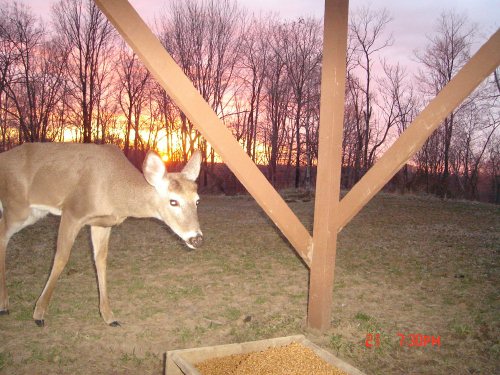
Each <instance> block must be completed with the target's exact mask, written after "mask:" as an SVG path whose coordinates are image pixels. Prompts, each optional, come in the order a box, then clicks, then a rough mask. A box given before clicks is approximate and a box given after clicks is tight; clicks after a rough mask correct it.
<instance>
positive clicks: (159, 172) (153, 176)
mask: <svg viewBox="0 0 500 375" xmlns="http://www.w3.org/2000/svg"><path fill="white" fill-rule="evenodd" d="M165 172H166V168H165V164H164V163H163V160H161V158H160V156H159V155H158V154H157V153H156V152H154V151H149V152H148V153H147V155H146V159H144V163H143V164H142V173H144V177H145V178H146V181H147V182H148V183H149V184H150V185H153V186H154V187H159V186H160V184H161V181H162V179H163V176H164V175H165Z"/></svg>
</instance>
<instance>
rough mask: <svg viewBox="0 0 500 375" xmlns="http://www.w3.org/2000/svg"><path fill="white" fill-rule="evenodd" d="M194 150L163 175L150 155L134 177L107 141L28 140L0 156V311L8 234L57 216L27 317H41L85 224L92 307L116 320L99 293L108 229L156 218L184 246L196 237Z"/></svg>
mask: <svg viewBox="0 0 500 375" xmlns="http://www.w3.org/2000/svg"><path fill="white" fill-rule="evenodd" d="M200 163H201V154H200V153H199V152H195V153H194V154H193V156H192V157H191V159H190V160H189V162H188V163H187V164H186V166H185V167H184V169H183V170H182V171H181V172H180V173H166V169H165V164H164V163H163V161H162V160H161V158H160V157H159V156H158V155H157V154H156V153H154V152H149V153H148V154H147V156H146V159H145V160H144V164H143V174H141V173H140V172H139V171H138V170H137V169H136V168H134V167H133V166H132V164H131V163H130V162H129V161H128V160H127V159H126V157H125V156H124V155H123V153H122V152H121V151H120V150H119V149H118V148H116V147H114V146H111V145H94V144H66V143H43V144H41V143H31V144H24V145H22V146H19V147H16V148H14V149H12V150H10V151H7V152H4V153H0V210H1V211H2V216H1V219H0V314H8V312H9V310H8V307H9V306H8V302H9V301H8V296H7V288H6V285H5V253H6V248H7V243H8V242H9V239H10V238H11V237H12V235H13V234H14V233H16V232H18V231H20V230H21V229H23V228H24V227H26V226H28V225H30V224H33V223H35V222H36V221H37V220H39V219H40V218H42V217H44V216H46V215H47V214H49V213H51V214H54V215H60V216H61V221H60V224H59V233H58V237H57V249H56V253H55V258H54V264H53V266H52V271H51V273H50V276H49V279H48V280H47V284H46V285H45V288H44V289H43V292H42V294H41V295H40V298H39V299H38V301H37V303H36V306H35V311H34V313H33V319H34V320H35V322H36V324H37V325H39V326H43V325H44V315H45V312H46V311H47V307H48V304H49V301H50V297H51V295H52V292H53V291H54V286H55V284H56V281H57V278H58V277H59V275H60V274H61V272H62V270H63V268H64V266H65V265H66V263H67V261H68V258H69V254H70V252H71V247H72V245H73V242H74V240H75V238H76V236H77V234H78V232H79V231H80V229H81V228H82V227H83V226H84V225H90V226H91V237H92V245H93V248H94V260H95V266H96V270H97V279H98V284H99V301H100V302H99V308H100V311H101V315H102V318H103V319H104V321H105V322H106V323H107V324H109V325H111V326H117V325H119V323H118V321H117V320H116V319H115V317H114V316H113V312H112V311H111V308H110V305H109V301H108V295H107V290H106V258H107V254H108V240H109V234H110V231H111V227H112V226H114V225H117V224H120V223H121V222H123V221H124V220H125V219H126V218H127V217H154V218H157V219H160V220H163V221H164V222H165V224H167V225H168V226H169V227H170V228H172V230H173V231H174V232H175V233H176V234H177V235H179V236H180V237H181V238H182V239H183V240H184V241H185V242H186V245H187V246H188V247H190V248H192V249H195V248H198V247H200V246H201V244H202V242H203V237H202V233H201V231H200V226H199V223H198V214H197V206H198V202H199V196H198V194H197V185H196V183H195V180H196V179H197V177H198V174H199V172H200Z"/></svg>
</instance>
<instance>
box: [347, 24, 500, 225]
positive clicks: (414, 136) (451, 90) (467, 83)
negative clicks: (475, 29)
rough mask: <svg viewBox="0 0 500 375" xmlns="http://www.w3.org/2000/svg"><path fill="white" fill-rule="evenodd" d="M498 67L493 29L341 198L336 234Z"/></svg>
mask: <svg viewBox="0 0 500 375" xmlns="http://www.w3.org/2000/svg"><path fill="white" fill-rule="evenodd" d="M499 65H500V30H497V32H496V33H495V34H493V36H492V37H491V38H490V39H489V40H488V41H487V42H486V43H485V44H484V45H483V46H482V47H481V48H480V49H479V51H478V52H477V53H476V54H475V55H474V56H473V57H472V58H471V59H470V60H469V61H468V62H467V64H465V66H464V67H463V68H462V69H461V70H460V71H459V72H458V73H457V74H456V75H455V77H453V78H452V80H451V81H450V82H449V83H448V84H447V85H446V86H445V87H444V88H443V89H442V90H441V92H440V93H439V94H438V95H437V96H436V97H435V98H434V99H433V100H432V101H431V102H430V103H429V104H428V105H427V107H426V108H425V109H424V110H423V111H422V112H421V113H420V114H419V115H418V116H417V117H416V118H415V120H414V121H413V122H412V123H411V124H410V126H409V127H408V128H407V129H406V130H405V131H404V132H403V134H401V136H400V137H399V138H398V140H397V141H396V142H395V143H394V144H393V145H392V146H391V147H390V148H389V149H388V150H387V151H386V152H385V153H384V155H383V156H382V157H381V158H380V159H379V160H378V161H377V162H376V163H375V165H374V166H373V167H372V168H370V169H369V170H368V172H367V173H366V174H365V175H364V176H363V178H362V179H361V180H360V181H359V182H358V183H357V184H356V185H355V186H354V187H353V188H352V189H351V190H350V191H349V193H348V194H347V195H346V196H345V197H344V199H342V201H341V202H340V207H339V215H340V218H339V231H340V230H341V229H342V228H343V227H344V226H345V225H347V223H348V222H349V221H350V220H351V219H352V218H353V217H354V216H355V215H356V214H357V213H358V212H359V211H360V210H361V209H362V208H363V207H364V205H365V204H366V203H367V202H368V201H369V200H370V199H371V198H372V197H373V196H374V195H375V194H377V193H378V192H379V191H380V190H381V189H382V188H383V187H384V185H385V184H386V183H387V182H388V181H389V180H390V179H391V178H392V177H393V176H394V175H395V174H396V173H397V172H398V171H399V170H400V169H401V168H402V167H403V166H404V165H405V163H406V162H408V160H410V158H411V157H412V156H413V155H415V153H417V151H418V150H420V149H421V148H422V146H423V145H424V143H425V141H426V140H427V139H428V138H429V137H430V136H431V134H432V133H433V132H434V130H436V128H437V127H438V126H439V125H440V124H441V123H442V122H443V121H444V119H445V118H446V117H447V116H448V115H449V114H450V113H451V112H452V111H453V110H454V109H455V108H456V107H458V105H459V104H460V103H461V102H462V101H463V100H464V99H466V98H467V96H469V95H470V94H471V93H472V91H474V89H475V88H476V87H477V86H479V84H480V83H481V82H482V81H483V80H484V79H485V78H486V77H487V76H488V75H489V74H491V73H492V72H493V71H494V70H495V69H496V68H497V67H498V66H499Z"/></svg>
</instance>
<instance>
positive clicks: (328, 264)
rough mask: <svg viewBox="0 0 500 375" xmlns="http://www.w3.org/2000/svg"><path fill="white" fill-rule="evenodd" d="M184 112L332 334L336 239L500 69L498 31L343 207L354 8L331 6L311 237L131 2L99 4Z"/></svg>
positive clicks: (339, 1) (317, 322) (340, 2)
mask: <svg viewBox="0 0 500 375" xmlns="http://www.w3.org/2000/svg"><path fill="white" fill-rule="evenodd" d="M95 2H96V4H97V5H98V6H99V8H100V9H101V10H102V11H103V13H104V14H105V15H106V16H107V17H108V19H109V20H110V21H111V23H112V24H113V25H114V26H115V27H116V29H117V30H118V31H119V32H120V34H121V35H122V37H123V38H124V39H125V40H126V41H127V43H128V44H129V45H130V46H131V48H132V49H133V50H134V52H135V53H136V54H137V55H138V56H139V57H140V59H141V60H142V62H143V63H144V64H145V65H146V67H147V68H148V69H149V71H150V72H151V74H152V75H153V76H154V77H155V78H156V80H157V81H158V82H159V83H160V84H161V85H162V87H163V88H164V89H165V90H166V92H167V93H168V94H169V95H170V97H171V98H172V99H173V100H174V102H175V103H176V104H177V105H178V106H179V108H180V109H181V110H182V111H183V112H184V113H185V114H186V116H188V118H189V119H190V120H191V122H192V123H193V124H194V125H195V126H196V127H197V129H198V130H199V131H200V133H201V134H202V135H203V136H204V137H205V138H206V139H207V141H208V142H209V143H210V144H211V145H212V147H213V148H214V149H215V150H216V151H217V153H218V154H219V155H220V156H221V157H222V159H223V160H224V162H225V163H226V164H227V165H228V167H229V168H230V169H231V170H232V171H233V173H234V174H235V175H236V177H237V178H238V179H239V180H240V181H241V183H242V184H243V185H244V186H245V188H246V189H247V190H248V192H249V193H250V194H251V195H252V196H253V197H254V198H255V200H256V201H257V203H258V204H259V205H260V206H261V207H262V208H263V210H264V211H265V212H266V213H267V214H268V215H269V217H270V218H271V219H272V220H273V222H274V223H275V224H276V226H277V227H278V228H279V229H280V230H281V232H282V233H283V234H284V235H285V236H286V238H287V239H288V241H289V242H290V244H291V245H292V246H293V247H294V249H295V250H296V251H297V253H298V254H299V255H300V256H301V258H302V259H303V261H304V263H305V264H306V265H307V266H308V267H309V269H310V285H309V302H308V303H309V304H308V320H307V322H308V325H309V327H311V328H316V329H320V330H324V329H327V328H328V327H329V326H330V321H331V313H332V303H333V280H334V268H335V254H336V247H337V234H338V232H340V230H342V228H343V227H344V226H345V225H346V224H347V223H348V222H349V221H350V220H351V219H352V218H353V217H354V216H355V215H356V214H357V213H358V212H359V211H360V210H361V209H362V208H363V206H364V205H365V204H366V203H367V202H368V201H369V200H370V199H371V198H372V197H373V196H374V195H375V194H376V193H378V192H379V191H380V189H382V187H383V186H384V185H385V184H386V183H387V181H389V179H390V178H391V177H392V176H394V175H395V174H396V173H397V171H398V170H399V169H400V168H401V167H402V166H404V164H405V163H406V162H407V161H408V160H409V159H410V158H411V157H412V156H413V155H414V154H415V153H416V152H417V151H418V150H419V149H420V148H421V147H422V146H423V144H424V143H425V141H426V140H427V138H428V137H430V135H431V134H432V132H433V131H434V130H435V129H436V128H437V127H438V126H439V125H440V123H441V122H442V121H443V120H444V119H445V118H446V116H448V115H449V113H451V111H453V109H454V108H455V107H457V106H458V105H459V104H460V103H461V102H462V101H463V100H464V99H465V98H466V97H467V96H468V95H469V94H470V93H471V92H472V91H473V90H474V89H475V88H476V87H477V86H478V85H479V84H480V83H481V82H482V81H483V80H484V79H485V78H486V77H487V76H488V75H489V74H491V73H492V72H493V71H494V70H495V69H496V68H497V67H498V66H499V64H500V31H498V30H497V32H496V33H495V34H494V35H493V36H492V37H491V38H490V39H489V40H488V41H487V42H486V43H485V44H484V45H483V46H482V47H481V48H480V50H479V51H478V52H477V53H476V54H475V55H474V56H473V57H472V58H471V59H470V61H469V62H468V63H467V64H466V65H465V66H464V67H463V68H462V70H461V71H460V72H459V73H458V74H457V75H456V76H455V77H454V78H453V79H452V80H451V81H450V82H449V84H448V85H447V86H446V87H445V88H444V89H443V90H442V91H441V92H440V93H439V94H438V95H437V96H436V98H435V99H434V100H433V101H432V102H431V103H429V105H428V106H427V107H426V108H425V109H424V110H423V111H422V112H421V113H420V115H419V116H417V118H415V120H414V121H413V123H412V124H411V125H410V126H409V127H408V128H407V129H406V131H405V132H404V133H403V134H402V135H401V136H400V138H399V139H398V140H397V141H396V142H395V143H394V144H393V146H392V147H391V148H390V149H389V150H387V151H386V153H385V154H384V155H383V156H382V157H381V158H380V159H379V160H378V161H377V162H376V164H375V165H374V166H373V167H372V168H371V169H370V170H369V171H368V172H367V173H366V174H365V175H364V177H363V178H362V179H361V180H360V181H359V182H358V183H357V184H356V185H355V186H354V187H353V188H352V189H351V190H350V192H349V193H348V194H347V195H346V196H345V197H344V198H343V199H342V200H340V172H341V150H342V128H343V120H344V119H343V117H344V88H345V64H346V59H345V57H346V46H347V20H348V8H349V1H348V0H325V18H324V22H325V24H324V39H323V43H324V48H323V65H322V87H321V103H320V105H321V109H320V111H321V113H320V131H319V157H318V177H317V182H316V201H315V213H314V231H313V236H311V235H310V233H309V232H308V230H307V229H306V228H305V227H304V226H303V225H302V223H301V222H300V220H299V219H298V218H297V217H296V216H295V214H294V213H293V212H292V210H291V209H290V208H289V207H288V205H287V204H286V203H285V202H284V200H283V199H282V198H281V196H280V195H279V194H278V193H277V192H276V190H275V189H274V188H273V186H272V185H271V184H270V183H269V182H268V181H267V179H266V178H265V176H264V175H263V174H262V173H261V172H260V171H259V169H258V168H257V166H256V165H255V164H254V163H253V162H252V160H251V159H250V158H249V157H248V155H247V154H246V153H245V152H244V150H243V149H242V147H241V146H240V145H239V144H238V142H237V141H236V140H235V139H234V137H233V136H232V134H231V132H230V131H229V130H228V129H227V128H226V127H225V126H224V124H223V123H222V121H221V120H220V119H219V118H218V117H217V115H216V114H215V113H214V112H213V110H212V109H211V108H210V106H209V105H208V103H207V102H206V101H205V100H204V99H203V97H202V96H201V95H200V94H199V93H198V91H197V90H196V89H195V87H194V86H193V84H192V83H191V81H190V80H189V79H188V78H187V77H186V76H185V75H184V73H183V72H182V70H181V69H180V68H179V66H178V65H177V64H176V63H175V61H174V60H173V59H172V57H171V56H170V55H169V54H168V52H167V51H166V50H165V49H164V48H163V46H162V45H161V43H160V41H159V40H158V39H157V38H156V36H155V35H154V34H153V33H152V32H151V30H150V29H149V27H148V26H147V25H146V23H145V22H144V21H143V20H142V19H141V18H140V16H139V15H138V14H137V12H136V11H135V10H134V8H133V7H132V6H131V5H130V4H129V3H128V1H126V0H95Z"/></svg>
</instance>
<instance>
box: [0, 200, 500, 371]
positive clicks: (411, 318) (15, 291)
mask: <svg viewBox="0 0 500 375" xmlns="http://www.w3.org/2000/svg"><path fill="white" fill-rule="evenodd" d="M290 206H291V207H292V209H293V210H294V211H295V212H297V214H298V215H299V217H300V218H301V220H303V222H304V223H305V225H306V226H307V227H308V228H309V229H311V227H312V218H313V207H314V201H313V200H312V201H310V202H304V201H302V200H296V201H295V202H292V203H290ZM199 216H200V222H201V225H202V229H203V232H204V234H205V245H204V247H203V248H202V249H201V250H199V251H194V252H188V251H186V250H185V247H184V245H183V244H182V242H181V241H180V240H178V239H177V238H176V237H175V236H174V235H173V234H171V232H170V231H169V230H168V229H166V228H165V227H164V226H163V225H162V224H161V223H159V222H157V221H155V220H127V221H126V222H125V223H123V224H122V225H121V226H119V227H117V228H115V229H114V230H113V231H112V234H111V243H110V254H109V261H108V284H109V285H108V289H109V290H108V291H109V294H110V299H111V305H112V308H113V310H114V313H115V316H116V317H117V318H118V319H119V320H120V322H121V323H122V326H121V327H120V328H112V327H108V326H106V325H105V324H104V322H103V321H102V319H101V318H100V316H99V311H98V293H97V286H96V277H95V270H94V266H93V261H92V256H91V250H90V241H89V233H88V231H87V230H83V231H82V232H81V233H80V235H79V236H78V238H77V241H76V243H75V246H74V249H73V252H72V255H71V258H70V262H69V264H68V265H67V267H66V269H65V272H64V273H63V275H62V276H61V278H60V280H59V282H58V284H57V286H56V290H55V292H54V297H53V299H52V301H51V305H50V308H49V312H48V315H47V316H46V326H45V327H44V328H38V327H37V326H35V324H34V323H33V321H32V319H31V315H32V313H33V307H34V303H35V301H36V299H37V298H38V296H39V294H40V293H41V291H42V289H43V285H44V283H45V281H46V279H47V277H48V274H49V270H50V266H51V262H52V258H53V254H54V249H55V238H56V233H57V224H58V219H57V218H55V217H48V218H46V219H44V220H43V221H40V222H39V223H37V224H36V225H34V226H31V227H29V228H26V229H25V230H23V231H22V232H20V233H18V234H16V235H15V236H14V237H13V238H12V239H11V242H10V243H9V248H8V252H7V284H8V289H9V295H10V311H11V313H10V315H7V316H0V373H4V374H14V373H15V374H33V373H51V374H89V373H93V374H137V373H140V374H161V373H162V372H163V354H164V353H165V352H166V351H168V350H175V349H183V348H190V347H198V346H211V345H219V344H227V343H234V342H242V341H251V340H260V339H267V338H273V337H279V336H289V335H294V334H300V333H302V334H305V335H306V336H307V337H308V338H309V339H310V340H311V341H313V342H315V343H316V344H318V345H320V346H322V347H324V348H325V349H328V350H330V351H332V353H333V354H335V355H337V356H339V357H340V358H342V359H344V360H345V361H346V362H349V363H352V364H353V365H354V366H355V367H358V368H359V369H360V370H362V371H365V372H366V373H369V374H401V373H408V374H410V373H425V374H444V373H458V374H466V373H500V368H499V364H498V360H497V358H498V356H499V354H500V344H499V342H498V332H500V322H499V317H498V314H497V312H498V311H499V310H500V306H499V300H500V298H499V294H498V285H500V280H499V277H500V272H499V253H498V248H499V244H500V237H499V236H500V235H499V233H500V220H499V219H498V218H499V217H500V209H499V208H498V207H497V206H492V205H483V204H475V203H468V202H446V201H440V200H436V199H431V198H426V197H415V196H403V197H401V196H393V195H385V194H382V195H379V196H377V197H376V198H375V200H374V201H372V202H371V203H370V204H369V205H368V206H367V207H366V208H365V209H364V210H363V211H362V212H361V213H360V214H359V215H358V216H357V217H356V218H355V219H354V220H353V222H352V223H350V224H349V225H348V226H347V227H346V228H345V229H344V230H343V231H342V232H341V233H340V235H339V241H340V243H339V249H338V252H337V266H336V273H335V287H334V296H333V299H334V311H333V314H332V327H331V328H330V329H329V330H328V331H327V332H324V333H318V332H311V331H308V330H307V329H306V328H305V318H306V314H307V286H308V270H307V269H306V268H305V266H304V265H303V263H302V262H301V261H300V259H299V258H298V257H297V256H296V254H295V252H294V251H293V250H292V249H291V248H290V247H289V245H288V244H287V243H286V241H284V240H283V238H282V236H281V235H280V234H279V232H278V230H277V229H276V228H275V227H274V226H273V224H272V223H271V222H270V220H269V219H268V218H267V217H266V216H265V215H264V214H263V213H262V211H261V210H260V208H259V207H258V206H257V205H256V204H255V203H254V202H253V200H252V199H251V198H249V197H246V196H240V197H238V196H236V197H216V196H204V197H202V204H201V205H200V213H199ZM399 334H401V335H403V337H404V340H403V345H402V344H401V336H400V335H399ZM419 334H420V335H422V337H423V336H429V337H432V336H434V337H435V338H436V339H437V337H438V336H439V337H440V346H438V345H437V344H436V345H432V343H431V344H427V345H426V346H423V345H421V346H418V345H413V346H411V344H412V342H413V340H414V339H413V337H418V335H419ZM377 335H378V336H377ZM412 335H413V336H412ZM421 342H423V341H421ZM415 343H416V344H418V340H417V339H415Z"/></svg>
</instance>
